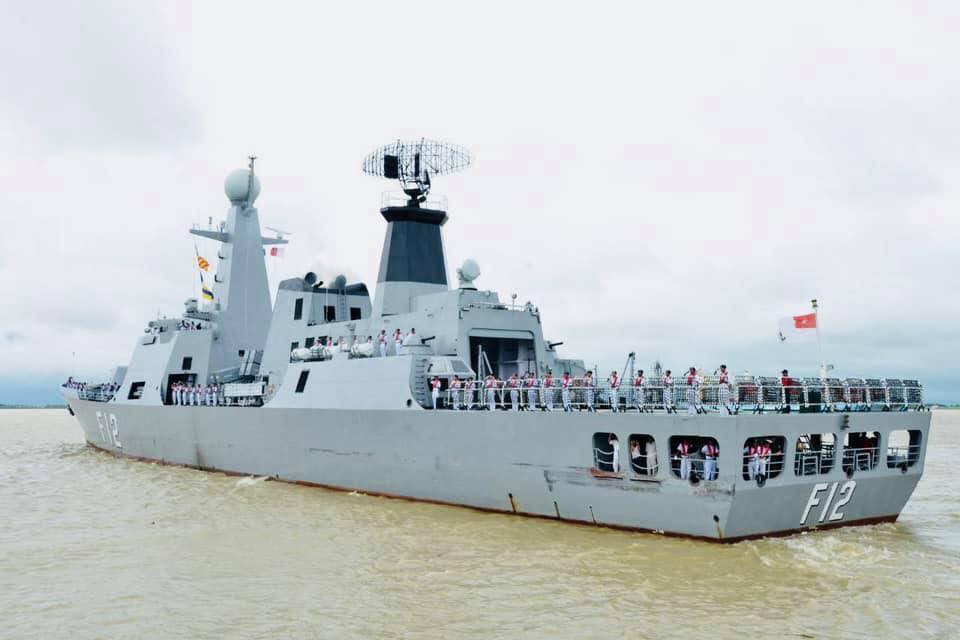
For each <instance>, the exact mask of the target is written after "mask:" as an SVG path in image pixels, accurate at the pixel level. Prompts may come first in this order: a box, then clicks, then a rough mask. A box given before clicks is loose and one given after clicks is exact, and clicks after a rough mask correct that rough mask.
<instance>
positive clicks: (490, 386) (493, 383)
mask: <svg viewBox="0 0 960 640" xmlns="http://www.w3.org/2000/svg"><path fill="white" fill-rule="evenodd" d="M486 387H487V409H489V410H490V411H495V410H496V408H497V377H496V376H495V375H493V374H492V373H491V374H490V375H489V376H487V384H486Z"/></svg>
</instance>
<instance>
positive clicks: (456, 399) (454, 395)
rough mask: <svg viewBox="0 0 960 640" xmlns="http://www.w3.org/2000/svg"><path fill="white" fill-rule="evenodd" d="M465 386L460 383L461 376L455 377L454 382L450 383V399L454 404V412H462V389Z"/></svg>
mask: <svg viewBox="0 0 960 640" xmlns="http://www.w3.org/2000/svg"><path fill="white" fill-rule="evenodd" d="M461 386H463V385H462V384H461V382H460V376H453V380H452V381H451V382H450V399H451V401H452V402H453V410H454V411H460V387H461Z"/></svg>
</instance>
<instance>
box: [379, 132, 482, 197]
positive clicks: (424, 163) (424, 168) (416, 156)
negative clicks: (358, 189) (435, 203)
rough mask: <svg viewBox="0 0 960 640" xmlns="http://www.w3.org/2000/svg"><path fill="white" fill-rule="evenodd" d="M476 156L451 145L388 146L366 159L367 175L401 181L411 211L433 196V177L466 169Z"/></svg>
mask: <svg viewBox="0 0 960 640" xmlns="http://www.w3.org/2000/svg"><path fill="white" fill-rule="evenodd" d="M472 163H473V156H472V155H471V154H470V152H469V151H468V150H466V149H464V148H463V147H460V146H457V145H455V144H450V143H447V142H437V141H435V140H427V139H426V138H420V139H419V140H412V141H411V140H397V141H396V142H393V143H390V144H385V145H383V146H382V147H380V148H379V149H377V150H375V151H373V152H372V153H370V154H369V155H368V156H367V157H366V158H364V159H363V164H362V168H363V172H364V173H366V174H367V175H370V176H377V177H380V178H386V179H388V180H398V181H399V182H400V184H401V187H402V189H403V192H404V193H405V194H407V197H408V198H409V201H408V202H407V206H408V207H419V206H420V203H421V202H424V201H426V199H427V194H428V193H430V186H431V182H430V177H431V176H439V175H444V174H447V173H453V172H455V171H460V170H461V169H466V168H467V167H469V166H470V165H471V164H472Z"/></svg>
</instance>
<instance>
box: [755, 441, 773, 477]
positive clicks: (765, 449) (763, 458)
mask: <svg viewBox="0 0 960 640" xmlns="http://www.w3.org/2000/svg"><path fill="white" fill-rule="evenodd" d="M769 462H770V445H769V444H767V443H766V442H762V441H761V442H758V443H757V475H758V476H764V477H766V475H767V465H768V463H769Z"/></svg>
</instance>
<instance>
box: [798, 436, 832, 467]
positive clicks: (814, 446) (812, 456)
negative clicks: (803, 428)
mask: <svg viewBox="0 0 960 640" xmlns="http://www.w3.org/2000/svg"><path fill="white" fill-rule="evenodd" d="M836 449H837V438H836V436H834V435H833V434H832V433H804V434H801V435H800V437H799V438H797V452H796V454H795V455H794V457H793V472H794V474H796V475H798V476H815V475H820V474H823V473H830V471H831V470H832V469H833V465H834V464H835V458H836Z"/></svg>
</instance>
